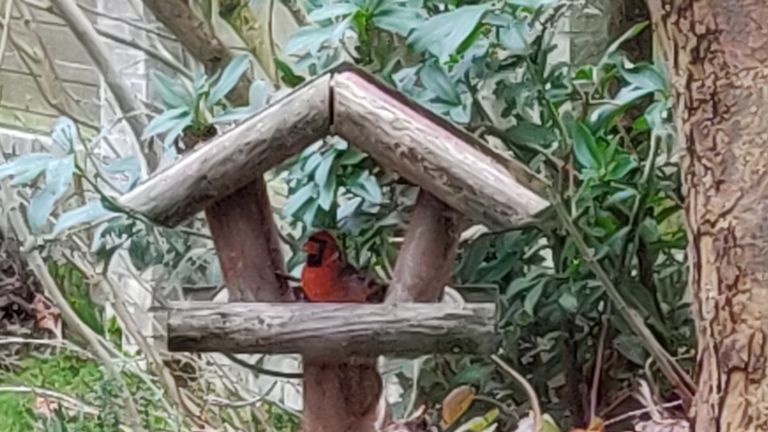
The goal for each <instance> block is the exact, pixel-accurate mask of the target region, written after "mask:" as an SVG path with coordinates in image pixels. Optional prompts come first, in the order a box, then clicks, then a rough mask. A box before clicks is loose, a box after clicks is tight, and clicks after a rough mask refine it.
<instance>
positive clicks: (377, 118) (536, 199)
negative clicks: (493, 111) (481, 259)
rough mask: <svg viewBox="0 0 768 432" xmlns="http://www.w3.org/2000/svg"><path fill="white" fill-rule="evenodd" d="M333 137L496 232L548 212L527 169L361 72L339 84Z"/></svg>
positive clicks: (341, 76) (342, 76)
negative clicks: (359, 150)
mask: <svg viewBox="0 0 768 432" xmlns="http://www.w3.org/2000/svg"><path fill="white" fill-rule="evenodd" d="M331 85H332V86H333V116H334V118H333V131H334V132H335V133H337V134H339V135H340V136H342V137H344V138H345V139H346V140H347V141H349V143H350V144H352V145H354V146H355V147H357V148H359V149H361V150H362V151H364V152H366V153H368V154H370V155H371V156H372V157H373V158H374V159H375V160H376V161H377V162H378V163H380V164H381V165H382V166H384V167H386V168H388V169H391V170H393V171H396V172H398V173H399V174H400V175H402V176H403V177H405V178H407V179H408V180H409V181H411V182H413V183H415V184H417V185H419V186H421V187H422V188H423V189H425V190H427V191H429V192H430V193H432V194H433V195H435V196H436V197H437V198H439V199H440V200H442V201H443V202H445V203H446V204H448V205H450V206H451V207H453V208H454V209H456V210H459V211H460V212H462V213H464V214H465V215H467V216H471V217H474V218H475V220H478V221H481V222H483V223H486V224H488V225H490V226H493V227H502V228H503V227H510V226H515V225H519V224H521V223H524V222H526V221H528V220H530V218H531V217H533V216H535V215H536V214H537V213H539V212H540V211H542V210H544V209H545V208H546V207H548V202H547V201H546V200H545V199H544V198H542V197H541V196H540V195H538V194H537V191H538V190H540V189H541V188H542V187H543V184H542V183H541V182H540V181H539V180H537V178H536V177H535V176H534V175H533V174H532V173H531V172H529V171H528V170H527V169H526V168H525V167H524V166H523V165H521V164H519V163H517V162H515V161H513V160H510V159H507V160H504V159H503V158H502V157H501V155H497V154H494V153H492V152H491V150H490V149H489V148H488V147H487V146H485V145H484V144H483V143H481V142H479V141H478V140H477V139H476V138H474V137H473V136H471V135H469V134H467V133H466V132H463V131H461V130H460V129H458V128H456V127H455V126H452V125H451V124H450V123H449V122H447V121H445V120H443V119H441V118H439V117H438V116H437V115H435V114H433V113H431V112H429V111H427V110H425V109H423V108H421V107H419V106H418V105H417V104H416V103H415V102H412V101H409V100H407V99H405V98H404V97H400V96H398V95H397V94H396V93H395V92H393V91H391V90H390V89H388V88H387V87H386V86H385V85H383V84H382V83H379V82H378V81H377V80H375V79H374V78H372V77H369V76H367V75H366V74H363V73H361V72H358V71H356V70H347V71H342V72H340V73H338V74H336V75H335V76H334V77H333V81H332V83H331Z"/></svg>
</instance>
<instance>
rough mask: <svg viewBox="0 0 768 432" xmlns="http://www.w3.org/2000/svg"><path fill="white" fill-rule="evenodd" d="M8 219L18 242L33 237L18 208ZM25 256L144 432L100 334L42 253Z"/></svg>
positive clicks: (6, 194)
mask: <svg viewBox="0 0 768 432" xmlns="http://www.w3.org/2000/svg"><path fill="white" fill-rule="evenodd" d="M3 162H5V159H4V158H3V156H2V153H0V163H3ZM0 189H2V192H3V194H4V195H3V202H5V203H8V204H10V203H12V202H13V197H12V196H11V194H10V191H9V188H8V187H7V186H4V185H3V186H2V187H0ZM7 217H8V219H9V222H10V226H11V228H12V229H13V231H14V232H15V233H16V238H17V239H19V241H21V242H24V241H26V240H28V239H30V238H31V236H30V233H29V231H28V230H27V226H26V224H25V223H24V220H23V219H22V218H21V215H20V214H19V210H18V208H16V207H10V208H9V209H8V212H7ZM23 253H24V256H25V258H26V260H27V263H28V264H29V268H30V269H31V270H32V272H33V273H34V275H35V276H36V278H37V280H38V281H39V282H40V284H41V285H42V286H43V289H44V290H45V292H46V293H47V294H48V295H49V296H50V297H51V299H52V300H53V301H54V303H55V304H56V306H57V307H58V308H59V310H60V311H61V317H62V318H63V320H64V322H65V323H66V324H67V326H68V327H69V328H70V329H71V330H72V331H74V332H75V333H77V334H78V335H79V336H81V337H82V338H83V339H85V340H86V341H87V342H88V344H89V345H90V346H91V349H93V350H94V352H95V353H96V355H97V356H98V357H99V359H100V360H101V362H102V364H104V366H105V369H106V370H107V371H108V372H109V374H110V376H111V377H112V378H113V379H115V380H117V381H118V382H120V383H121V384H123V385H121V389H122V390H123V401H124V403H125V407H126V409H127V411H128V415H129V418H128V422H129V424H131V425H132V426H133V427H134V428H135V429H136V430H139V431H143V430H144V428H143V427H142V426H141V421H140V418H141V417H140V416H139V411H138V409H137V408H136V405H135V404H134V402H133V399H132V398H131V395H130V394H129V393H128V392H127V387H126V386H125V382H124V381H123V377H122V376H121V375H120V372H119V371H118V370H117V369H116V368H115V367H114V365H113V364H112V361H111V358H110V356H109V354H108V353H107V352H106V350H105V349H104V347H103V346H102V345H101V342H100V340H99V335H97V334H96V333H95V332H94V331H93V330H91V329H90V328H89V327H88V326H87V325H85V323H83V321H82V320H81V319H80V317H78V315H77V313H75V311H74V309H72V306H71V305H70V304H69V302H68V301H67V299H66V297H64V294H63V293H62V292H61V290H60V289H59V286H58V285H57V284H56V281H54V280H53V278H52V277H51V274H50V273H49V272H48V267H47V266H46V265H45V261H44V260H43V258H42V257H41V256H40V254H39V253H38V252H37V251H34V250H27V251H24V252H23Z"/></svg>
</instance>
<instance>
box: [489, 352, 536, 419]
mask: <svg viewBox="0 0 768 432" xmlns="http://www.w3.org/2000/svg"><path fill="white" fill-rule="evenodd" d="M491 360H493V362H494V363H496V365H497V366H499V367H500V368H501V370H503V371H504V372H506V373H507V374H509V376H511V377H512V378H513V379H514V380H515V381H517V383H518V384H519V385H520V387H522V388H523V390H525V393H526V394H527V395H528V399H529V400H530V401H531V411H533V430H535V431H538V430H541V404H540V403H539V397H538V395H536V390H534V389H533V386H532V385H531V383H529V382H528V380H527V379H525V377H524V376H522V375H521V374H520V373H519V372H517V371H516V370H514V369H513V368H512V367H511V366H510V365H508V364H507V363H506V362H505V361H504V360H502V359H501V358H500V357H499V356H497V355H496V354H491Z"/></svg>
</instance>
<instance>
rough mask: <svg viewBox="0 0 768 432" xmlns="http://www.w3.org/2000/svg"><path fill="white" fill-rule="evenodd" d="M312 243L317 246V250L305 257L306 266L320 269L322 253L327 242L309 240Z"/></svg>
mask: <svg viewBox="0 0 768 432" xmlns="http://www.w3.org/2000/svg"><path fill="white" fill-rule="evenodd" d="M309 241H311V242H312V243H314V244H316V245H317V249H316V250H315V251H314V252H312V253H310V254H309V255H307V265H308V266H310V267H320V266H321V265H322V264H323V252H325V247H326V246H327V245H328V242H326V241H325V240H319V239H309Z"/></svg>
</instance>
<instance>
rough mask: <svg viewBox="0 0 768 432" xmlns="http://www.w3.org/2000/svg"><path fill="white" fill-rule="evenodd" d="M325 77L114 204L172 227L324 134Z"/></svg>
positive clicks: (326, 121) (326, 111)
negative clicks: (118, 203) (117, 203)
mask: <svg viewBox="0 0 768 432" xmlns="http://www.w3.org/2000/svg"><path fill="white" fill-rule="evenodd" d="M329 80H330V77H328V76H324V77H320V78H318V79H316V80H314V81H312V82H310V83H308V84H307V85H305V86H303V87H301V88H300V89H297V90H296V91H294V92H293V93H291V94H289V95H287V96H286V97H284V98H283V99H281V100H279V101H277V102H275V103H274V104H272V105H270V106H269V107H267V108H266V109H264V110H263V111H262V112H261V113H259V114H257V115H255V116H254V117H253V118H251V119H249V120H247V121H245V122H243V123H242V124H240V125H239V126H237V127H236V128H234V129H232V130H231V131H229V132H227V133H225V134H223V135H221V136H219V137H217V138H215V139H213V140H212V141H211V142H209V143H207V144H206V145H205V146H203V147H201V148H200V149H197V150H195V151H193V152H191V153H189V154H187V155H185V156H184V157H182V158H181V159H180V160H179V161H178V162H176V163H174V164H173V165H171V166H170V167H168V168H167V169H165V170H163V171H162V172H159V173H158V174H156V175H154V176H153V177H152V179H151V180H149V181H147V182H144V183H143V184H141V185H139V186H138V187H136V188H135V189H134V190H132V191H131V192H129V193H128V194H126V195H124V196H123V197H122V198H121V200H120V204H121V205H123V206H125V207H127V208H129V209H131V210H134V211H136V212H139V213H142V214H144V215H145V216H146V217H148V218H149V219H151V220H153V221H155V222H156V223H159V224H162V225H166V226H175V225H177V224H178V223H180V222H182V221H184V220H186V219H187V218H188V217H190V216H192V215H193V214H195V213H197V212H199V211H201V210H203V209H204V208H206V207H208V206H209V205H211V204H212V203H213V202H214V201H216V200H218V199H220V198H223V197H225V196H227V195H229V194H231V193H233V192H235V191H237V190H238V189H240V188H242V187H244V186H245V185H247V184H248V183H250V182H252V181H253V180H254V179H256V178H259V177H260V176H261V175H262V174H263V173H264V172H265V171H266V170H268V169H269V168H272V167H273V166H275V165H277V164H279V163H280V162H282V161H284V160H285V159H287V158H288V157H290V156H292V155H294V154H296V153H297V152H299V151H300V150H301V149H303V148H304V147H306V146H308V145H309V144H311V143H313V142H315V141H317V140H318V139H321V138H323V137H325V136H326V135H327V133H328V129H329V126H330V116H329V109H328V107H329V105H330V90H329Z"/></svg>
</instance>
